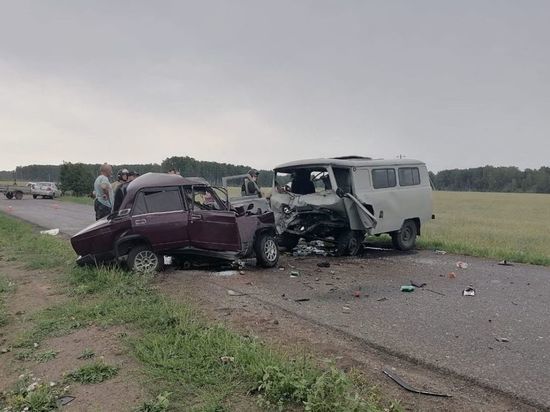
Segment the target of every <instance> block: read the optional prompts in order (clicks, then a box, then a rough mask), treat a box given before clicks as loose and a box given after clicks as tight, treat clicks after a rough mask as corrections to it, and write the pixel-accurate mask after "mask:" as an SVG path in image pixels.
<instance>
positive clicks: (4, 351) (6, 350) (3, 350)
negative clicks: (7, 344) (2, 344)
mask: <svg viewBox="0 0 550 412" xmlns="http://www.w3.org/2000/svg"><path fill="white" fill-rule="evenodd" d="M9 351H10V348H2V349H0V353H8V352H9Z"/></svg>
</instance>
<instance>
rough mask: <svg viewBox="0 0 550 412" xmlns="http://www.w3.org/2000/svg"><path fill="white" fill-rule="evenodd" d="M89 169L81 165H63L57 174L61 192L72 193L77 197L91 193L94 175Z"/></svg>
mask: <svg viewBox="0 0 550 412" xmlns="http://www.w3.org/2000/svg"><path fill="white" fill-rule="evenodd" d="M89 169H90V168H89V167H87V165H85V164H83V163H63V164H62V165H61V167H60V173H59V180H60V185H61V190H63V191H65V192H66V191H72V192H73V193H74V194H75V195H77V196H82V195H86V194H88V193H91V192H92V190H93V183H94V175H93V174H92V173H90V170H89Z"/></svg>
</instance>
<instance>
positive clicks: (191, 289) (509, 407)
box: [158, 265, 535, 411]
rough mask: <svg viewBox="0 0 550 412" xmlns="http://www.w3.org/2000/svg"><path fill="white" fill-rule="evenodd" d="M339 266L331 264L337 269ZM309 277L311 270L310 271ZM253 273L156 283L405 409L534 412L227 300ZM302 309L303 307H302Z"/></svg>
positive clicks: (270, 309) (291, 316)
mask: <svg viewBox="0 0 550 412" xmlns="http://www.w3.org/2000/svg"><path fill="white" fill-rule="evenodd" d="M337 266H338V265H336V267H337ZM310 269H311V271H312V272H313V273H315V272H314V270H315V268H314V267H311V268H310ZM255 275H256V274H255V273H254V272H250V271H247V274H246V275H245V276H234V277H233V278H231V279H223V283H222V284H219V283H218V282H220V280H219V278H216V277H214V276H211V275H209V274H208V273H207V272H199V271H169V272H165V273H164V274H163V275H161V276H160V277H159V278H158V285H159V287H160V289H161V290H162V291H163V293H165V294H167V295H168V296H170V297H172V298H173V299H176V300H178V301H182V300H186V301H189V302H191V303H192V304H193V305H195V306H196V307H199V308H201V309H202V310H203V312H204V313H205V314H206V316H207V317H208V318H209V319H210V320H212V321H216V322H220V323H222V324H225V325H226V326H228V327H229V328H231V329H233V330H236V331H238V332H239V333H241V334H244V335H252V336H258V337H259V338H260V339H262V340H263V341H265V342H267V343H268V344H271V345H274V346H275V347H278V348H280V349H281V350H283V351H287V352H288V351H290V352H291V353H294V354H298V355H299V354H309V355H314V356H315V358H317V359H320V360H321V361H320V362H321V363H326V362H324V361H323V360H326V361H327V362H328V360H329V359H330V360H332V361H334V362H336V364H337V366H339V367H340V368H342V369H344V370H346V371H350V370H352V369H353V370H355V373H358V374H359V375H360V376H361V377H362V379H361V380H364V381H365V382H367V383H368V385H369V386H375V387H376V388H377V389H378V391H379V392H380V393H381V394H383V395H384V398H385V399H388V400H398V401H399V402H400V403H401V405H402V406H403V407H404V408H405V409H406V410H470V411H482V410H489V409H490V410H501V411H515V410H535V408H530V407H529V406H526V405H525V404H523V403H520V402H517V401H516V400H514V399H512V398H510V397H508V396H505V395H501V394H499V393H495V392H492V391H490V390H485V389H482V388H479V387H478V386H476V385H475V384H473V383H470V382H468V381H466V380H463V379H459V378H454V377H451V376H450V375H449V374H447V373H445V371H435V370H432V369H429V368H425V367H422V366H419V365H417V364H415V363H412V362H409V361H407V360H404V359H401V358H398V357H394V356H391V355H388V354H387V353H384V352H381V351H379V350H377V349H375V348H372V347H370V346H368V345H366V344H365V343H364V342H362V341H361V340H359V339H357V338H354V337H353V336H351V335H347V334H345V333H342V332H341V331H338V330H336V329H334V328H330V327H327V326H325V325H321V324H318V323H316V322H315V321H312V320H310V319H307V318H305V317H303V316H300V315H298V314H296V313H293V312H291V311H289V310H287V309H285V308H282V307H279V306H277V305H275V304H271V303H269V302H266V301H263V300H262V298H261V296H259V295H256V294H254V293H249V294H245V295H242V296H231V295H229V294H228V293H227V289H228V288H230V287H235V289H237V290H239V287H240V286H243V285H248V286H250V285H251V284H254V282H255V279H254V277H255ZM305 304H307V303H305ZM384 368H390V369H391V368H393V369H392V370H393V372H395V373H397V374H399V375H400V376H401V377H402V378H403V379H404V380H406V381H407V382H409V383H410V384H411V385H413V386H415V387H418V388H420V389H425V390H431V391H435V392H443V393H450V394H452V395H453V397H452V398H436V397H430V396H424V395H418V394H412V393H410V392H406V391H405V390H403V389H402V388H401V387H399V386H397V384H396V383H394V382H393V381H391V380H390V379H389V378H387V377H386V376H385V375H384V374H383V370H384Z"/></svg>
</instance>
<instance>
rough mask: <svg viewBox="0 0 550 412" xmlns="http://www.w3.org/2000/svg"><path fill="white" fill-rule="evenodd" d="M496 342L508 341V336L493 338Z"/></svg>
mask: <svg viewBox="0 0 550 412" xmlns="http://www.w3.org/2000/svg"><path fill="white" fill-rule="evenodd" d="M495 339H496V341H497V342H503V343H506V342H510V339H508V338H495Z"/></svg>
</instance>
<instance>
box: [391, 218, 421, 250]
mask: <svg viewBox="0 0 550 412" xmlns="http://www.w3.org/2000/svg"><path fill="white" fill-rule="evenodd" d="M416 236H418V228H417V227H416V223H415V222H414V221H413V220H405V222H403V226H401V229H400V230H398V231H396V232H392V233H391V240H392V243H393V247H394V248H395V249H398V250H403V251H406V250H411V249H412V248H414V246H415V245H416Z"/></svg>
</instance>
